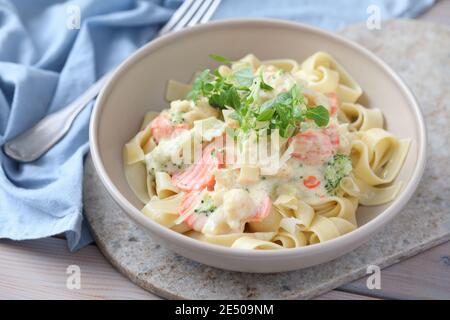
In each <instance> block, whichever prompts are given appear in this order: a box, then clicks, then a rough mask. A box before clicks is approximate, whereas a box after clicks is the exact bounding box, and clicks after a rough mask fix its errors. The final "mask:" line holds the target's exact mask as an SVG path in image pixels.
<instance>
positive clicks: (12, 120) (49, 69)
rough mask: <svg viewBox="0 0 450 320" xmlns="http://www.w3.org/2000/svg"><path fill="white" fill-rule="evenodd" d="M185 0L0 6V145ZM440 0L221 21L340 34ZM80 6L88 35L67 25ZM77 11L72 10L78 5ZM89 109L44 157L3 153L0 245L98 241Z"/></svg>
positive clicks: (248, 7)
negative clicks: (86, 188) (88, 193)
mask: <svg viewBox="0 0 450 320" xmlns="http://www.w3.org/2000/svg"><path fill="white" fill-rule="evenodd" d="M180 3H181V1H180V0H166V1H164V0H108V1H106V0H72V1H63V0H0V145H3V144H4V143H5V142H6V141H8V140H9V139H11V138H13V137H14V136H16V135H18V134H20V133H21V132H23V131H25V130H26V129H27V128H29V127H31V126H32V125H33V124H34V123H36V122H37V121H38V120H39V119H41V118H42V117H43V116H44V115H46V114H48V113H50V112H54V111H56V110H58V109H59V108H61V107H64V106H66V105H67V104H68V103H70V102H71V101H73V100H74V99H75V98H76V97H77V96H79V95H80V94H82V93H83V92H84V91H85V90H86V89H87V88H88V87H89V86H90V85H91V84H92V83H93V82H95V80H96V79H98V78H99V77H100V76H101V75H103V74H104V73H106V72H107V71H108V70H110V69H111V68H113V67H114V66H116V65H118V64H119V63H120V62H121V61H123V60H124V59H125V58H126V57H127V56H128V55H130V54H131V53H132V52H133V51H135V50H136V49H137V48H139V47H140V46H142V45H143V44H145V43H146V42H147V41H149V39H152V38H153V37H154V35H155V34H156V32H157V30H158V28H159V27H160V26H161V25H162V24H164V23H165V22H166V21H167V20H168V19H169V18H170V16H171V14H172V13H173V12H174V10H175V9H176V8H177V7H178V6H179V5H180ZM433 3H434V0H397V1H389V0H363V1H361V0H347V1H335V0H323V1H317V0H314V1H312V0H303V1H296V0H278V1H275V0H246V1H241V0H223V1H222V4H221V6H220V8H219V10H218V12H217V13H216V15H215V16H214V18H215V19H224V18H230V17H242V16H253V17H274V18H284V19H290V20H295V21H300V22H304V23H309V24H313V25H316V26H319V27H322V28H326V29H337V28H340V27H343V26H345V25H347V24H350V23H353V22H357V21H364V20H366V19H367V17H368V13H367V12H366V9H367V7H368V6H369V5H373V4H375V5H378V6H379V8H380V12H381V17H382V18H383V19H389V18H394V17H402V18H412V17H415V16H417V15H418V14H420V13H421V12H423V11H424V10H425V9H427V8H429V7H430V6H431V5H432V4H433ZM73 5H75V6H78V7H79V8H80V13H81V20H80V21H81V28H80V29H79V30H78V29H70V28H67V22H68V21H69V19H70V18H71V17H72V16H73V14H74V11H73V8H74V7H73ZM71 6H72V7H71ZM91 108H92V103H91V104H90V106H89V107H88V108H86V109H85V110H84V111H83V112H82V113H81V114H80V115H79V116H78V118H77V119H76V121H75V123H74V125H73V127H72V128H71V130H70V132H69V134H68V135H67V136H66V137H64V139H63V140H62V141H60V142H59V143H58V144H57V145H56V146H55V147H54V148H53V149H51V150H50V151H49V152H48V153H47V154H46V155H45V156H43V157H42V158H41V159H39V160H37V161H35V162H33V163H30V164H19V163H17V162H15V161H12V160H11V159H9V158H8V157H7V156H6V155H5V154H4V153H3V151H0V162H1V168H0V238H10V239H15V240H23V239H35V238H42V237H47V236H51V235H54V234H59V233H65V234H66V237H67V240H68V246H69V249H70V250H72V251H73V250H76V249H78V248H81V247H82V246H84V245H86V244H87V243H89V242H90V241H92V238H91V235H90V234H89V231H88V229H87V226H86V225H85V222H84V220H83V216H82V177H83V158H84V155H85V154H86V153H87V151H88V122H89V116H90V112H91Z"/></svg>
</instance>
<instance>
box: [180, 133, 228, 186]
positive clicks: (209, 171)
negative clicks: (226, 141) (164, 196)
mask: <svg viewBox="0 0 450 320" xmlns="http://www.w3.org/2000/svg"><path fill="white" fill-rule="evenodd" d="M218 149H219V144H218V143H216V142H212V143H210V144H209V145H207V146H206V147H205V148H204V149H203V152H202V157H201V159H200V160H199V161H198V162H197V163H195V164H193V165H192V166H190V167H189V168H187V169H186V170H185V171H182V172H176V173H174V174H173V175H172V182H173V183H174V185H176V186H177V187H178V188H179V189H180V190H183V191H186V192H189V191H192V190H203V189H205V188H207V189H208V190H212V189H213V188H214V185H215V183H216V181H215V179H214V174H213V171H214V169H216V168H220V167H222V166H223V154H222V152H220V151H218Z"/></svg>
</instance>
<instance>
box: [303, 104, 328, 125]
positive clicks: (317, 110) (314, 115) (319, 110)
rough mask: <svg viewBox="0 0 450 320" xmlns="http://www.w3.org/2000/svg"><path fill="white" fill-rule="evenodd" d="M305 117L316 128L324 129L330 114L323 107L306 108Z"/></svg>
mask: <svg viewBox="0 0 450 320" xmlns="http://www.w3.org/2000/svg"><path fill="white" fill-rule="evenodd" d="M305 117H306V118H308V119H311V120H313V121H314V122H315V123H316V125H317V126H318V127H324V126H326V125H327V124H328V122H329V121H330V113H329V112H328V110H327V108H325V107H324V106H317V107H314V108H308V110H307V111H306V113H305Z"/></svg>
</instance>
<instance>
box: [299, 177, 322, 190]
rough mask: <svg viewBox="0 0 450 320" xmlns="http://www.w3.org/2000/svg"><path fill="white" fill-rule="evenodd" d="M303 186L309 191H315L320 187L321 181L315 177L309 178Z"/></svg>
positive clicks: (304, 181)
mask: <svg viewBox="0 0 450 320" xmlns="http://www.w3.org/2000/svg"><path fill="white" fill-rule="evenodd" d="M303 184H304V185H305V187H307V188H308V189H314V188H317V187H318V186H319V185H320V181H319V180H318V179H317V178H316V177H315V176H308V177H306V178H305V179H304V180H303Z"/></svg>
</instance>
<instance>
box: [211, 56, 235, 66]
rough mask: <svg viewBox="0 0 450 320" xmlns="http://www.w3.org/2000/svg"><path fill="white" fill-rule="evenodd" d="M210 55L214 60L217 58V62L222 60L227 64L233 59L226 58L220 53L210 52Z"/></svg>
mask: <svg viewBox="0 0 450 320" xmlns="http://www.w3.org/2000/svg"><path fill="white" fill-rule="evenodd" d="M209 57H210V58H211V59H213V60H216V61H217V62H222V63H225V64H231V63H232V62H231V60H229V59H228V58H225V57H223V56H220V55H218V54H210V55H209Z"/></svg>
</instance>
